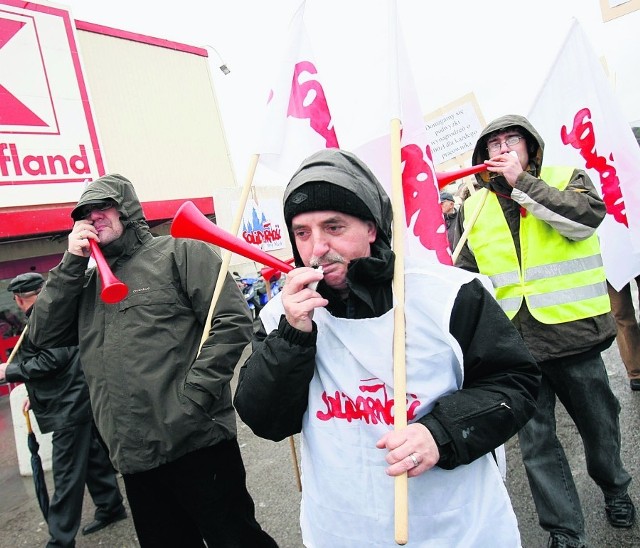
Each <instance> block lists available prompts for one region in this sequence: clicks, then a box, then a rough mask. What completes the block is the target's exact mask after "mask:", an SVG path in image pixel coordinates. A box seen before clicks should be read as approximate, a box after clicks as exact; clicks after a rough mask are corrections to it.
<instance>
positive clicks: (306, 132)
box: [256, 2, 338, 185]
mask: <svg viewBox="0 0 640 548" xmlns="http://www.w3.org/2000/svg"><path fill="white" fill-rule="evenodd" d="M304 8H305V3H304V2H302V4H301V5H300V7H299V8H298V10H297V12H296V13H295V15H294V16H293V19H292V20H291V23H290V25H289V36H290V42H289V47H288V51H287V53H286V56H285V59H284V63H283V65H282V70H281V73H280V76H279V79H278V81H277V82H276V85H275V86H274V88H273V89H272V90H271V93H270V96H269V99H268V102H267V108H266V113H265V120H264V126H263V128H262V133H261V136H260V143H259V144H258V150H256V153H259V154H260V164H262V165H264V166H267V167H269V168H270V169H273V170H274V171H276V172H278V173H279V174H281V175H282V177H283V178H282V184H283V185H286V184H287V183H288V182H289V179H290V178H291V175H293V173H294V172H295V170H296V169H297V168H298V166H299V165H300V163H301V162H302V161H303V160H304V159H305V158H306V157H307V156H310V155H311V154H312V153H314V152H316V151H318V150H320V149H322V148H331V147H334V148H337V147H338V139H337V137H336V133H335V131H334V129H333V121H332V119H331V113H330V112H329V106H328V105H327V100H326V98H325V95H324V89H323V87H322V84H321V83H320V79H319V76H318V70H317V68H316V65H315V63H314V60H313V55H312V52H311V46H310V44H309V39H308V37H307V33H306V30H305V28H304V21H303V17H304Z"/></svg>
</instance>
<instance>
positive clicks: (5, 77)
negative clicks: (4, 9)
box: [0, 17, 53, 133]
mask: <svg viewBox="0 0 640 548" xmlns="http://www.w3.org/2000/svg"><path fill="white" fill-rule="evenodd" d="M18 97H22V100H21V99H18ZM27 105H29V106H27ZM34 110H36V111H39V112H41V113H42V112H43V113H44V114H41V116H44V117H45V118H50V117H51V115H52V113H53V105H52V102H51V96H50V94H49V90H48V86H47V75H46V72H45V70H44V66H43V60H42V54H41V52H40V48H39V46H38V38H37V33H36V29H35V25H34V24H33V21H31V20H29V19H26V18H25V19H24V20H19V19H9V18H7V17H0V133H3V132H15V131H20V132H26V133H32V132H35V131H38V132H45V133H50V132H51V129H50V128H49V124H48V123H47V122H45V121H44V120H43V118H42V117H41V116H39V115H38V114H36V113H35V112H34ZM47 128H49V131H47Z"/></svg>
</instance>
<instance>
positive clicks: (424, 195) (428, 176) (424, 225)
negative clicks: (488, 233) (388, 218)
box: [401, 144, 451, 264]
mask: <svg viewBox="0 0 640 548" xmlns="http://www.w3.org/2000/svg"><path fill="white" fill-rule="evenodd" d="M425 152H426V154H427V157H428V158H429V159H431V148H430V147H429V146H427V147H426V149H425ZM401 159H402V162H403V163H404V169H403V171H402V193H403V195H404V210H405V216H406V219H407V226H410V225H411V220H412V218H413V216H414V215H417V217H416V219H415V223H414V225H413V233H414V234H415V235H416V236H417V237H418V239H419V240H420V243H421V244H422V245H423V246H424V247H426V248H427V249H434V250H435V252H436V254H437V256H438V261H439V262H440V263H443V264H451V256H450V255H449V253H448V252H447V246H448V241H447V235H446V231H444V230H440V232H438V229H439V228H441V227H442V225H443V224H444V219H443V218H442V211H441V209H440V207H439V206H438V207H437V209H434V208H433V207H432V208H431V209H430V207H429V206H433V205H434V204H437V203H438V201H439V196H438V193H437V191H436V186H435V184H434V183H435V173H434V172H433V170H432V169H431V166H430V165H429V163H427V162H426V161H425V159H424V156H423V154H422V150H421V149H420V147H419V146H418V145H415V144H410V145H405V146H403V147H402V151H401Z"/></svg>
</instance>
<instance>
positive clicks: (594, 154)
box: [529, 19, 640, 290]
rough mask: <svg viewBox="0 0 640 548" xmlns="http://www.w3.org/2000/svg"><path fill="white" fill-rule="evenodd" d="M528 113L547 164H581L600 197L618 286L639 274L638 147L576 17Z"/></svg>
mask: <svg viewBox="0 0 640 548" xmlns="http://www.w3.org/2000/svg"><path fill="white" fill-rule="evenodd" d="M529 120H530V121H531V123H532V124H533V125H534V127H535V128H536V129H537V130H538V132H539V133H540V135H541V136H542V138H543V139H544V141H545V149H544V164H545V165H548V166H549V165H568V166H574V167H577V168H580V169H584V170H585V171H586V172H587V173H588V174H589V177H590V178H591V180H592V181H593V183H594V184H595V186H596V188H597V189H598V191H599V192H600V195H601V196H602V198H603V199H604V201H605V203H606V206H607V216H606V218H605V220H604V221H603V223H602V224H601V225H600V227H599V229H598V234H599V236H600V243H601V247H602V258H603V262H604V267H605V271H606V274H607V279H608V280H609V282H610V283H611V285H612V286H613V287H614V288H615V289H616V290H619V289H620V288H622V287H623V286H624V285H625V284H626V283H628V282H629V281H630V280H631V279H632V278H634V277H635V276H637V275H638V274H640V147H638V144H637V142H636V139H635V137H634V136H633V132H632V131H631V127H630V125H629V124H628V123H627V122H626V121H625V119H624V116H623V114H622V111H621V109H620V107H619V105H618V103H617V101H616V99H615V96H614V94H613V91H612V90H611V87H610V85H609V82H608V81H607V78H606V76H605V73H604V70H603V68H602V66H601V65H600V63H599V61H598V59H597V57H596V55H595V53H594V52H593V49H592V47H591V45H590V44H589V41H588V39H587V37H586V35H585V33H584V31H583V29H582V27H581V26H580V24H579V23H578V21H577V20H575V19H574V20H573V21H572V24H571V27H570V29H569V32H568V34H567V38H566V40H565V43H564V44H563V46H562V49H561V50H560V52H559V54H558V57H557V59H556V60H555V62H554V64H553V66H552V68H551V71H550V73H549V76H548V78H547V80H546V81H545V83H544V84H543V86H542V89H541V91H540V93H539V95H538V96H537V98H536V100H535V102H534V104H533V106H532V108H531V111H530V113H529Z"/></svg>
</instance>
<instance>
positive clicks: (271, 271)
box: [260, 257, 294, 280]
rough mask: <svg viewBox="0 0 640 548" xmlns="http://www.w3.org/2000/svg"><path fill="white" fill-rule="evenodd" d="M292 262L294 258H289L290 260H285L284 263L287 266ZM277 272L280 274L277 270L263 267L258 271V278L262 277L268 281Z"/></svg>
mask: <svg viewBox="0 0 640 548" xmlns="http://www.w3.org/2000/svg"><path fill="white" fill-rule="evenodd" d="M293 261H294V258H293V257H291V259H287V260H286V261H285V263H287V264H292V263H293ZM278 272H282V271H281V270H280V269H278V268H271V267H269V266H265V267H264V268H262V269H261V270H260V276H262V277H263V278H264V279H265V280H270V279H271V278H273V277H274V276H275V275H276V274H277V273H278Z"/></svg>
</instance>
